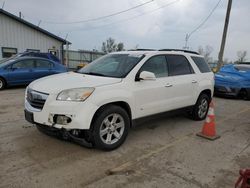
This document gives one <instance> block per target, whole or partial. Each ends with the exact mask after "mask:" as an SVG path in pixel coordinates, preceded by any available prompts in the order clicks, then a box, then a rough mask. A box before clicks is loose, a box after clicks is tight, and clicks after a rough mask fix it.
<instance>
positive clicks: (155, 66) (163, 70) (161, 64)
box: [140, 55, 168, 78]
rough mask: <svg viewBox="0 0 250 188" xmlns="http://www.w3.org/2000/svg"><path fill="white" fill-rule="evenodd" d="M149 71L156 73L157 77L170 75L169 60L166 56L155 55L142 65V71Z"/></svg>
mask: <svg viewBox="0 0 250 188" xmlns="http://www.w3.org/2000/svg"><path fill="white" fill-rule="evenodd" d="M142 71H148V72H152V73H154V74H155V76H156V78H159V77H166V76H168V70H167V62H166V58H165V56H163V55H162V56H154V57H151V58H150V59H149V60H147V62H146V63H144V65H143V66H142V67H141V70H140V72H142Z"/></svg>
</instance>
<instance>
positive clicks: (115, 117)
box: [92, 105, 130, 150]
mask: <svg viewBox="0 0 250 188" xmlns="http://www.w3.org/2000/svg"><path fill="white" fill-rule="evenodd" d="M92 127H93V130H92V136H93V142H94V146H95V147H97V148H99V149H103V150H113V149H115V148H117V147H119V146H120V145H121V144H122V143H123V142H124V141H125V139H126V137H127V135H128V130H129V127H130V119H129V116H128V114H127V112H126V111H125V110H124V109H123V108H121V107H119V106H116V105H108V106H106V107H104V108H102V109H100V110H99V112H97V114H96V116H95V119H94V121H93V125H92Z"/></svg>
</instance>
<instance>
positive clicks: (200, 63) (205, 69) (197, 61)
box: [191, 56, 211, 73]
mask: <svg viewBox="0 0 250 188" xmlns="http://www.w3.org/2000/svg"><path fill="white" fill-rule="evenodd" d="M191 58H192V59H193V61H194V62H195V64H196V65H197V67H198V68H199V70H200V72H201V73H205V72H211V69H210V68H209V66H208V64H207V63H206V62H205V60H204V58H202V57H194V56H193V57H191Z"/></svg>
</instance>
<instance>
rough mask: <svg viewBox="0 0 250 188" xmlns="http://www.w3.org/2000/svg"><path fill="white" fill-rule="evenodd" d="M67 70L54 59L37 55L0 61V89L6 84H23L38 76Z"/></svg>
mask: <svg viewBox="0 0 250 188" xmlns="http://www.w3.org/2000/svg"><path fill="white" fill-rule="evenodd" d="M63 72H67V68H66V67H65V66H63V65H62V64H59V63H56V62H54V61H51V60H48V59H44V58H37V57H20V58H17V59H10V60H8V61H4V62H3V63H0V90H1V89H4V88H5V87H6V86H14V85H25V84H28V83H30V82H32V81H33V80H36V79H38V78H41V77H44V76H48V75H52V74H57V73H63Z"/></svg>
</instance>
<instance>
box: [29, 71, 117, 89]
mask: <svg viewBox="0 0 250 188" xmlns="http://www.w3.org/2000/svg"><path fill="white" fill-rule="evenodd" d="M121 80H122V79H121V78H110V77H103V76H94V75H86V74H80V73H74V72H67V73H62V74H56V75H52V76H47V77H43V78H41V79H38V80H36V81H34V82H32V83H31V84H30V85H29V87H30V88H31V89H33V90H36V91H40V92H43V93H59V92H61V91H62V90H65V89H72V88H81V87H99V86H103V85H109V84H115V83H119V82H121Z"/></svg>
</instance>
